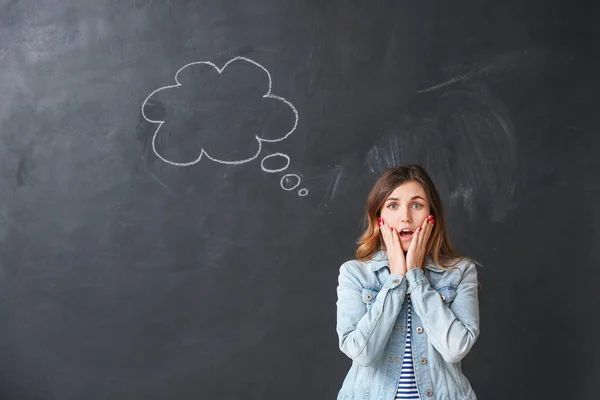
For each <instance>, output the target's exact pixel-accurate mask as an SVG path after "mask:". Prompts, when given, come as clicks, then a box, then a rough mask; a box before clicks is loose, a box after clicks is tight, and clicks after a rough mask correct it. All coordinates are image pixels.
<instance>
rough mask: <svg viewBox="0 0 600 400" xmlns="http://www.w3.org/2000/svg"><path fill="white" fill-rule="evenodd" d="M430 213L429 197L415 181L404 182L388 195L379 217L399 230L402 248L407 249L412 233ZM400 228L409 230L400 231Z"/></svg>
mask: <svg viewBox="0 0 600 400" xmlns="http://www.w3.org/2000/svg"><path fill="white" fill-rule="evenodd" d="M429 215H430V209H429V199H428V198H427V195H426V194H425V190H424V189H423V186H422V185H421V184H420V183H418V182H415V181H409V182H405V183H403V184H402V185H400V186H398V187H397V188H396V189H394V191H393V192H392V193H391V194H390V195H389V196H388V198H387V199H386V201H385V203H384V204H383V207H382V208H381V213H380V217H381V218H383V220H385V222H386V224H388V225H389V226H393V227H394V228H395V229H396V230H397V231H398V232H400V243H401V244H402V250H404V251H405V252H406V251H408V247H409V246H410V242H411V241H412V237H413V233H414V232H415V231H416V230H417V229H418V228H419V227H420V226H421V225H423V221H425V218H427V217H428V216H429ZM402 230H408V231H409V232H405V233H402Z"/></svg>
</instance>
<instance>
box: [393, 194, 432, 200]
mask: <svg viewBox="0 0 600 400" xmlns="http://www.w3.org/2000/svg"><path fill="white" fill-rule="evenodd" d="M416 199H421V200H423V201H425V199H424V198H422V197H421V196H418V195H417V196H413V197H411V198H410V201H413V200H416ZM390 200H392V201H399V200H400V199H399V198H397V197H389V198H388V199H387V200H386V201H390Z"/></svg>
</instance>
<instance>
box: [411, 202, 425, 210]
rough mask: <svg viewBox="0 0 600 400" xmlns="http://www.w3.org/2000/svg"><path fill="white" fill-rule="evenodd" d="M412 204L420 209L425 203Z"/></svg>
mask: <svg viewBox="0 0 600 400" xmlns="http://www.w3.org/2000/svg"><path fill="white" fill-rule="evenodd" d="M412 206H413V208H415V209H417V210H418V209H420V208H422V207H423V204H420V203H413V205H412Z"/></svg>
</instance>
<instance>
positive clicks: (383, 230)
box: [379, 219, 390, 248]
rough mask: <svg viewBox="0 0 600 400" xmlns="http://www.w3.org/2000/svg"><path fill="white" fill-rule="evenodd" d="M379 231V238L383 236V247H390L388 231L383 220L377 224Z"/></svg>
mask: <svg viewBox="0 0 600 400" xmlns="http://www.w3.org/2000/svg"><path fill="white" fill-rule="evenodd" d="M379 231H380V232H381V236H383V242H384V243H385V247H386V248H388V247H390V229H389V227H388V225H387V224H386V223H385V221H384V220H383V219H381V220H380V222H379Z"/></svg>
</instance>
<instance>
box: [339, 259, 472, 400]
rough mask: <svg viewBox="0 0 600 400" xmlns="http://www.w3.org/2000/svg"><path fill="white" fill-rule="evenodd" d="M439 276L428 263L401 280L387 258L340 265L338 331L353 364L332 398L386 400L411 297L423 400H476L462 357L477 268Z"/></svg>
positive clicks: (468, 265) (396, 373)
mask: <svg viewBox="0 0 600 400" xmlns="http://www.w3.org/2000/svg"><path fill="white" fill-rule="evenodd" d="M456 267H457V268H458V270H450V271H445V270H443V269H441V268H439V267H437V266H436V265H435V263H434V262H433V260H432V259H430V258H428V259H427V260H426V266H425V268H424V269H421V268H417V269H411V270H409V271H408V272H407V273H406V276H402V275H398V274H390V271H389V267H388V261H387V255H386V253H385V252H383V251H380V252H378V253H377V254H376V255H375V256H374V257H373V259H372V260H371V261H367V262H361V261H356V260H351V261H347V262H345V263H344V264H343V265H342V266H341V268H340V275H339V279H338V282H339V284H338V287H337V295H338V300H337V329H336V330H337V333H338V337H339V345H340V350H342V352H344V353H345V354H346V355H347V356H348V357H350V358H351V359H352V366H351V367H350V371H348V374H347V375H346V378H345V379H344V382H343V384H342V388H341V389H340V391H339V394H338V400H342V399H356V400H358V399H360V400H363V399H364V400H367V399H369V400H392V399H394V397H395V394H396V389H397V385H398V380H399V378H400V370H401V367H402V358H403V356H404V342H405V339H406V329H405V327H406V322H407V304H406V302H405V299H406V295H407V294H410V298H411V304H412V313H411V339H412V353H413V363H414V368H415V377H416V380H417V387H418V389H419V395H420V397H421V399H436V400H442V399H444V400H462V399H469V400H475V399H476V398H477V397H476V396H475V392H473V389H472V387H471V384H470V383H469V381H468V380H467V378H466V377H465V375H464V374H463V373H462V369H461V360H462V359H463V357H464V356H466V355H467V353H468V352H469V350H470V349H471V347H472V346H473V344H474V343H475V341H476V340H477V337H478V336H479V300H478V288H477V269H476V267H475V263H474V262H472V261H467V260H463V261H460V262H459V263H458V264H456Z"/></svg>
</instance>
